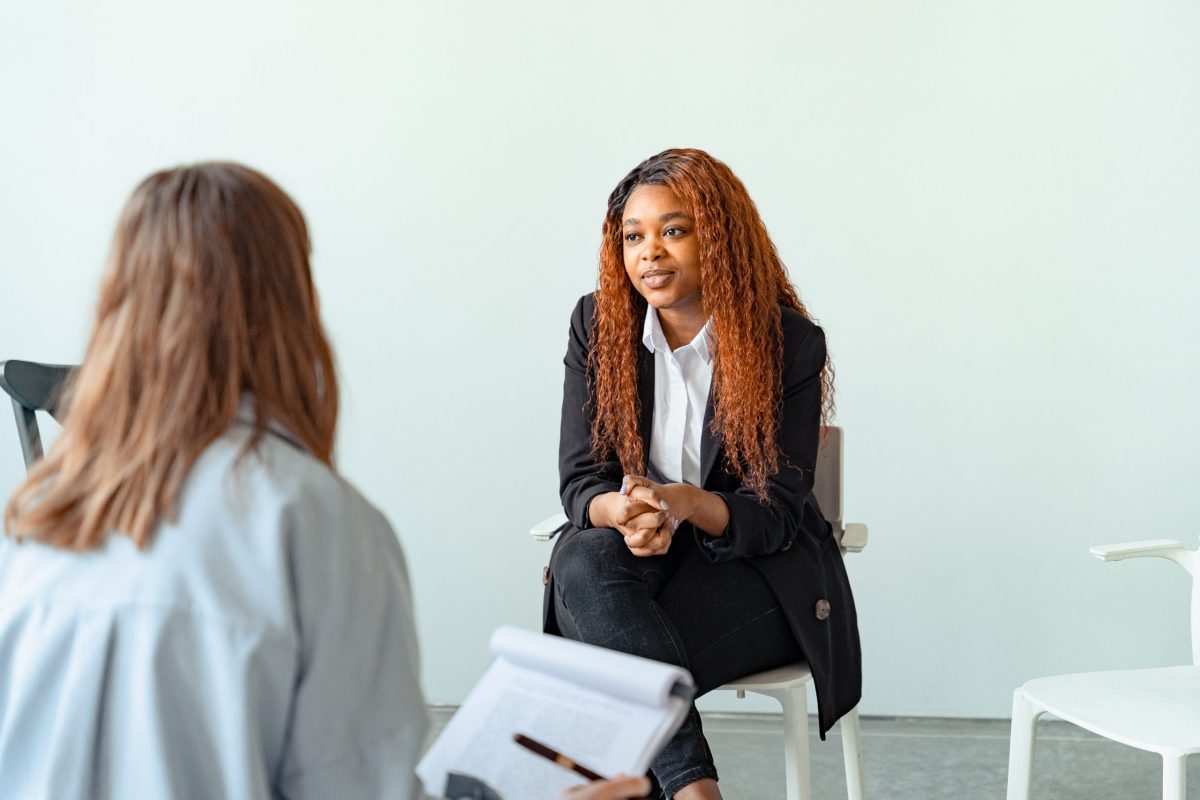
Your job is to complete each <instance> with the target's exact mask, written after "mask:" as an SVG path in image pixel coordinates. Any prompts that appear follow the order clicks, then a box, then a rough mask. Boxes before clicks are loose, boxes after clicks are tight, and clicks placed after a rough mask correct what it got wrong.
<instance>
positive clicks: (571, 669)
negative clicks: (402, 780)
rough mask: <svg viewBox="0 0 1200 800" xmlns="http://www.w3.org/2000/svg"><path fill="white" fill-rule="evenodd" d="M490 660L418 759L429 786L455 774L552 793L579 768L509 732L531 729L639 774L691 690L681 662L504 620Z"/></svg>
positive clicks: (533, 797) (683, 710) (516, 791)
mask: <svg viewBox="0 0 1200 800" xmlns="http://www.w3.org/2000/svg"><path fill="white" fill-rule="evenodd" d="M491 650H492V654H493V656H494V657H495V659H494V660H493V661H492V665H491V666H490V667H488V670H487V672H486V673H484V676H483V678H482V679H480V681H479V683H478V684H476V685H475V688H474V689H472V690H471V693H470V694H469V695H467V699H466V701H464V702H463V704H462V707H461V708H459V710H458V712H457V713H456V714H455V715H454V717H453V718H452V719H451V720H450V722H449V724H448V725H447V726H446V729H445V730H444V731H442V735H441V736H439V737H438V739H437V741H436V742H434V744H433V747H431V748H430V750H429V752H428V753H426V754H425V757H424V758H423V759H422V760H421V763H420V764H418V765H417V774H418V775H419V776H420V778H421V781H422V783H424V785H425V791H427V792H428V793H429V794H431V795H433V796H434V797H444V796H445V795H446V788H447V781H448V780H455V781H457V780H461V779H459V778H453V779H452V778H451V776H453V775H462V776H468V777H469V778H473V779H475V780H478V781H480V782H482V783H483V784H486V786H487V787H489V788H490V789H491V791H492V792H494V794H495V795H497V796H499V797H501V798H503V799H504V800H543V798H544V799H545V800H551V799H552V798H554V797H555V796H556V795H557V794H558V793H559V792H561V791H562V790H563V789H565V788H567V787H570V786H575V785H578V784H580V783H584V782H585V781H584V779H583V778H582V777H580V776H579V775H577V774H575V773H573V772H570V771H568V770H566V769H564V768H563V767H560V766H558V765H557V764H554V763H551V762H550V761H548V760H546V759H544V758H542V757H540V756H537V755H534V754H533V753H531V752H529V751H528V750H526V749H525V748H523V747H520V746H519V745H517V744H516V743H515V742H514V741H513V735H514V734H517V733H520V734H524V735H526V736H529V737H531V738H533V739H535V740H537V741H539V742H541V743H542V744H545V745H548V746H549V747H551V748H552V749H554V750H557V751H558V752H560V753H562V754H564V755H566V756H569V757H570V758H571V759H573V760H574V761H575V762H576V763H578V764H580V765H582V766H584V767H587V768H588V769H591V770H592V771H593V772H596V773H599V774H600V775H603V776H605V777H611V776H615V775H616V774H618V773H625V774H626V775H641V774H644V773H645V772H646V770H647V769H648V768H649V766H650V762H651V761H652V760H653V759H654V757H655V756H656V755H658V752H659V751H660V750H661V749H662V747H663V745H664V744H666V742H667V740H668V739H670V737H671V736H672V735H673V734H674V733H675V731H676V730H677V729H678V728H679V725H680V723H681V722H682V721H683V718H684V716H685V715H686V714H687V711H688V707H689V704H690V702H691V699H692V694H693V692H694V689H693V686H694V684H693V682H692V676H691V675H690V674H688V672H687V670H685V669H683V668H682V667H675V666H671V665H670V664H662V663H660V662H658V661H650V660H648V659H645V658H638V657H637V656H630V655H626V654H624V653H618V652H615V651H612V650H605V649H603V648H600V647H593V646H592V645H587V644H581V643H580V642H573V641H570V640H568V639H562V638H559V637H557V636H547V635H545V634H540V633H530V632H528V631H524V630H521V629H519V628H512V627H502V628H500V629H498V630H497V631H496V632H495V633H494V634H492V640H491Z"/></svg>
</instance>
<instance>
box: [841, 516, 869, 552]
mask: <svg viewBox="0 0 1200 800" xmlns="http://www.w3.org/2000/svg"><path fill="white" fill-rule="evenodd" d="M841 545H842V551H843V552H846V553H861V552H862V551H863V548H864V547H866V546H867V526H866V525H864V524H863V523H861V522H849V523H847V524H846V529H845V530H844V531H842V540H841Z"/></svg>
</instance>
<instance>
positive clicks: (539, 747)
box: [513, 733, 604, 781]
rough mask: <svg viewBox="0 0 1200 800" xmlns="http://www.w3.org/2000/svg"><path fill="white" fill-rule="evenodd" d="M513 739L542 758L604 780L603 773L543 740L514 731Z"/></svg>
mask: <svg viewBox="0 0 1200 800" xmlns="http://www.w3.org/2000/svg"><path fill="white" fill-rule="evenodd" d="M513 741H514V742H516V743H517V744H519V745H521V747H524V748H525V749H526V750H531V751H533V752H534V753H537V754H538V755H539V756H541V757H542V758H546V759H549V760H551V761H553V762H554V763H555V764H558V765H559V766H560V767H565V768H567V769H569V770H571V771H572V772H574V773H576V774H578V775H582V776H583V777H585V778H587V779H588V780H589V781H602V780H604V777H603V776H602V775H597V774H596V773H594V772H592V771H591V770H590V769H588V768H587V767H584V766H580V765H579V764H576V763H575V762H574V761H573V760H572V759H570V758H568V757H567V756H564V755H563V754H562V753H558V752H555V751H554V750H551V749H550V748H549V747H547V746H546V745H544V744H542V743H541V742H539V741H536V740H534V739H530V738H529V737H528V736H526V735H525V734H523V733H514V734H513Z"/></svg>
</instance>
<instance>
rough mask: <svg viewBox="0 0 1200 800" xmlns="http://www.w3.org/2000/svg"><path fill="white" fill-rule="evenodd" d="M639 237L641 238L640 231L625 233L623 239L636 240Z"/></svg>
mask: <svg viewBox="0 0 1200 800" xmlns="http://www.w3.org/2000/svg"><path fill="white" fill-rule="evenodd" d="M640 238H642V235H641V234H640V233H627V234H625V241H627V242H636V241H637V240H638V239H640Z"/></svg>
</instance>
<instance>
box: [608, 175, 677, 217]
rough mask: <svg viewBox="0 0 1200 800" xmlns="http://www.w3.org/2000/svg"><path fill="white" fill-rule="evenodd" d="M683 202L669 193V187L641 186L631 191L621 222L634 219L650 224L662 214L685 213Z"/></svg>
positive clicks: (671, 192)
mask: <svg viewBox="0 0 1200 800" xmlns="http://www.w3.org/2000/svg"><path fill="white" fill-rule="evenodd" d="M686 210H687V209H686V208H685V207H684V205H683V201H682V200H680V199H679V197H678V196H677V195H676V194H675V192H673V191H671V189H670V187H667V186H660V185H659V184H656V183H648V184H643V185H641V186H639V187H637V188H636V189H634V190H633V192H632V193H630V195H629V199H628V200H626V201H625V211H624V212H623V213H622V214H621V220H622V221H625V220H628V219H636V220H640V221H642V222H652V221H655V220H657V219H658V218H659V217H661V216H662V215H663V214H670V213H672V212H686Z"/></svg>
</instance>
